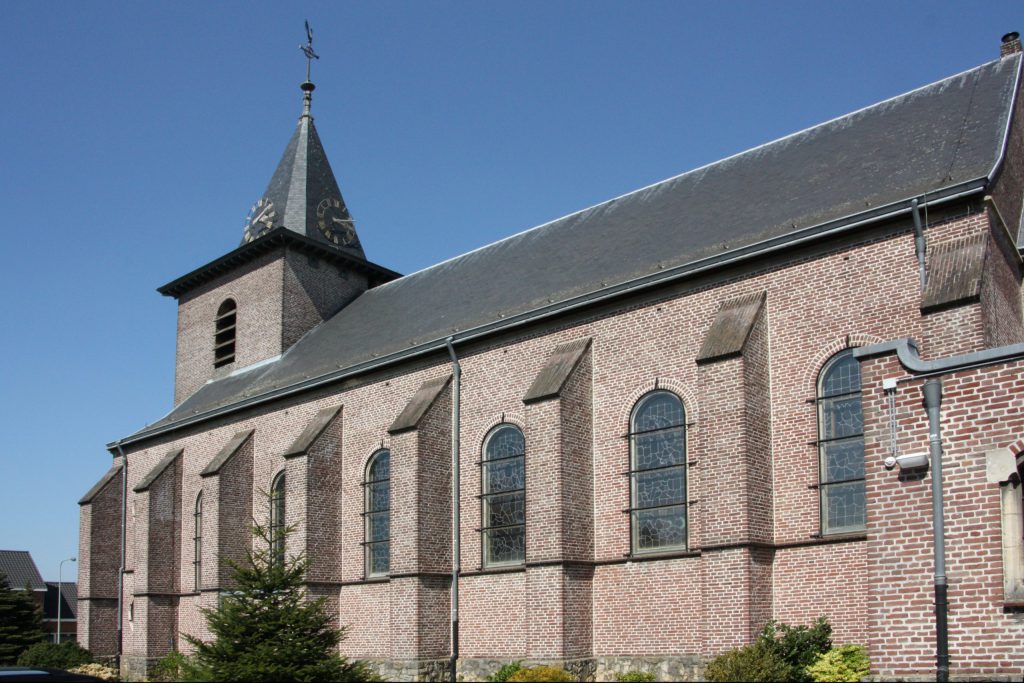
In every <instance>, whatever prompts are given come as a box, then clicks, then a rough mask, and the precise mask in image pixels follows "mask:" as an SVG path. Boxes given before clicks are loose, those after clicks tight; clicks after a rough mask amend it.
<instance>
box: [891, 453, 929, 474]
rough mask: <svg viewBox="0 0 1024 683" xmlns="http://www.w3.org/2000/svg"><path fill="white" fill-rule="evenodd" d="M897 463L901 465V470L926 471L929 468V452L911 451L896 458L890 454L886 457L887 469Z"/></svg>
mask: <svg viewBox="0 0 1024 683" xmlns="http://www.w3.org/2000/svg"><path fill="white" fill-rule="evenodd" d="M897 465H899V466H900V472H925V471H927V469H928V454H927V453H910V454H907V455H898V456H896V457H895V458H894V457H892V456H891V455H890V456H889V457H888V458H886V459H885V469H887V470H891V469H892V468H894V467H896V466H897Z"/></svg>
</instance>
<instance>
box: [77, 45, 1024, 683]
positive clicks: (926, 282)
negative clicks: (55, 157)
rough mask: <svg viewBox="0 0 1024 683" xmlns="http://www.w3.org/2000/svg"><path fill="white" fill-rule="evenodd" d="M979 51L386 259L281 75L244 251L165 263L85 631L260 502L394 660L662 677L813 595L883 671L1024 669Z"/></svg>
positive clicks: (1002, 182) (450, 667) (180, 621)
mask: <svg viewBox="0 0 1024 683" xmlns="http://www.w3.org/2000/svg"><path fill="white" fill-rule="evenodd" d="M1000 52H1001V54H1000V56H999V58H998V59H995V60H994V61H991V62H988V63H985V64H982V65H980V66H977V67H974V68H970V69H968V70H967V71H964V72H962V73H959V74H956V75H953V76H950V77H949V78H946V79H944V80H941V81H938V82H936V83H932V84H930V85H925V86H923V87H921V88H918V89H916V90H914V91H912V92H909V93H906V94H904V95H900V96H898V97H894V98H892V99H890V100H886V101H884V102H881V103H879V104H876V105H873V106H870V107H867V108H864V109H861V110H858V111H856V112H853V113H851V114H848V115H846V116H843V117H840V118H837V119H834V120H832V121H828V122H826V123H823V124H821V125H818V126H815V127H812V128H809V129H806V130H803V131H800V132H797V133H794V134H792V135H789V136H787V137H784V138H781V139H779V140H776V141H774V142H769V143H767V144H764V145H762V146H759V147H756V148H754V149H751V150H749V151H746V152H743V153H740V154H737V155H735V156H731V157H729V158H727V159H723V160H721V161H718V162H716V163H713V164H710V165H708V166H704V167H701V168H698V169H695V170H692V171H689V172H686V173H683V174H681V175H678V176H676V177H673V178H670V179H668V180H665V181H663V182H659V183H657V184H654V185H652V186H649V187H645V188H643V189H640V190H637V191H635V192H631V193H629V194H626V195H623V196H621V197H618V198H615V199H612V200H609V201H607V202H604V203H602V204H598V205H596V206H593V207H591V208H588V209H585V210H582V211H579V212H577V213H574V214H571V215H569V216H566V217H564V218H560V219H558V220H554V221H552V222H549V223H545V224H543V225H540V226H538V227H535V228H533V229H530V230H527V231H525V232H522V233H519V234H517V235H514V236H512V237H509V238H507V239H504V240H501V241H499V242H496V243H494V244H490V245H487V246H484V247H481V248H479V249H477V250H475V251H472V252H469V253H467V254H463V255H461V256H457V257H455V258H452V259H450V260H447V261H444V262H442V263H440V264H437V265H435V266H432V267H430V268H426V269H425V270H422V271H419V272H417V273H414V274H411V275H407V276H402V275H400V274H399V273H396V272H394V271H392V270H390V269H389V268H387V267H386V266H385V265H380V264H378V263H375V262H374V261H372V260H370V258H369V257H368V255H367V254H366V253H365V252H364V250H363V248H362V246H361V244H360V239H359V235H358V233H357V231H356V227H357V226H356V225H355V224H354V222H353V220H352V218H351V216H350V214H349V210H348V207H347V206H346V203H345V200H344V198H343V196H342V193H341V190H340V189H339V187H338V183H337V181H336V180H335V177H334V174H333V172H332V170H331V165H330V163H329V162H328V158H327V154H326V152H325V147H324V145H323V143H322V142H321V140H320V137H319V136H318V134H317V130H316V126H315V125H314V119H313V116H312V114H311V106H312V94H313V90H314V86H313V84H312V83H311V82H310V81H309V80H308V79H307V81H306V82H305V83H303V84H302V86H301V87H302V90H303V109H302V113H301V116H300V118H299V121H298V126H297V127H296V129H295V132H294V134H293V135H292V137H291V140H290V141H289V142H288V145H287V147H286V148H285V151H284V155H283V156H282V157H281V161H280V163H279V164H278V166H277V169H276V170H275V171H274V173H273V175H272V176H271V179H270V183H269V184H268V186H267V188H266V191H265V192H264V193H263V195H262V197H261V198H260V200H259V201H258V202H257V203H256V205H255V206H254V207H253V208H252V210H251V212H250V214H249V218H248V221H247V223H246V226H245V230H244V234H242V235H239V237H240V238H241V243H240V245H239V246H238V248H237V249H234V250H233V251H231V252H229V253H227V254H225V255H223V256H221V257H219V258H217V259H215V260H213V261H211V262H210V263H207V264H205V265H202V266H201V267H199V268H196V269H195V270H193V271H192V272H190V273H187V274H185V275H183V276H182V277H180V278H178V279H176V280H174V281H173V282H170V283H168V284H166V285H164V286H162V287H160V288H159V290H158V291H159V292H160V293H161V294H163V295H165V296H169V297H174V299H176V300H177V302H178V326H177V358H176V366H175V392H174V405H173V408H172V409H171V411H170V412H169V413H168V414H167V415H166V416H164V417H163V418H161V419H159V420H157V421H156V422H154V423H153V424H150V425H148V426H147V427H145V428H144V429H142V430H140V431H138V432H136V433H134V434H131V435H128V436H125V437H124V438H121V439H118V440H117V441H114V442H113V443H111V444H109V445H108V450H109V451H110V453H111V455H112V456H113V462H112V465H111V467H110V469H109V470H108V471H107V472H106V474H104V475H103V476H102V477H101V478H100V479H99V481H97V482H96V484H95V485H94V486H93V487H92V488H91V489H90V490H89V491H88V493H86V494H85V496H84V497H83V498H82V499H81V500H80V501H79V503H80V510H81V515H80V525H81V526H80V549H79V583H78V634H79V640H80V642H81V643H82V644H83V645H84V646H85V647H87V648H89V649H90V650H91V651H92V652H93V653H94V654H95V655H97V656H101V657H118V658H119V662H120V666H121V669H122V673H123V674H124V675H125V676H127V677H129V678H131V679H142V678H144V677H145V676H146V674H147V670H148V669H149V668H151V667H152V665H153V664H154V663H155V662H156V661H158V660H159V659H160V658H161V657H163V656H165V655H167V654H168V653H169V652H171V651H173V650H175V649H178V648H180V649H182V650H183V651H187V650H188V645H187V643H186V642H185V640H184V639H183V638H182V635H181V634H183V633H188V634H192V635H195V636H199V637H208V635H209V634H208V632H207V630H206V626H205V622H204V620H203V618H202V615H201V613H200V608H202V607H214V606H215V605H216V604H217V600H218V597H219V596H220V595H221V594H222V593H224V592H225V591H230V590H231V589H232V584H231V572H230V570H229V568H228V567H227V565H226V564H225V561H226V560H242V559H244V557H245V551H246V548H247V547H250V544H251V543H253V542H254V541H253V536H252V534H251V529H250V526H251V520H252V519H254V518H255V519H257V520H264V521H266V522H267V524H268V525H269V527H270V528H271V530H272V533H274V534H276V535H275V536H274V547H273V552H275V553H280V554H282V555H283V556H294V555H298V554H299V553H304V555H305V557H306V558H307V560H308V563H309V568H308V574H307V580H308V590H309V593H310V594H311V595H313V596H318V597H319V596H323V597H326V598H327V604H328V605H329V606H330V610H331V612H332V615H334V616H335V617H336V618H337V620H338V622H339V623H340V624H341V625H345V626H347V627H348V629H349V630H348V635H347V637H346V639H345V640H344V641H343V642H342V644H341V646H340V647H341V653H342V654H344V655H346V656H348V657H352V658H358V659H363V660H368V661H369V662H370V663H371V664H372V665H373V666H374V667H375V668H376V669H377V670H378V671H380V672H381V674H382V675H383V676H384V677H385V678H387V679H389V680H453V679H451V676H452V672H453V671H455V672H457V675H459V676H462V677H463V679H464V680H482V679H484V678H485V677H486V676H487V675H489V674H490V673H492V672H493V671H495V670H496V669H497V668H498V667H500V666H501V665H502V664H505V663H508V662H511V661H514V660H523V661H524V662H527V663H550V664H555V665H557V666H561V667H564V668H566V669H567V670H569V671H571V672H572V673H573V675H574V676H576V677H577V678H578V679H579V680H588V681H595V680H596V681H609V680H615V676H616V674H618V673H622V672H625V671H628V670H637V669H641V670H646V671H651V672H653V673H655V674H656V675H657V677H658V680H679V679H683V680H690V679H694V678H699V677H700V676H701V673H702V671H703V667H704V665H705V664H706V662H707V661H708V660H710V659H711V658H713V657H714V656H716V655H718V654H721V653H722V652H725V651H727V650H729V649H731V648H736V647H742V646H744V645H746V644H749V643H750V642H752V641H753V640H754V639H755V638H756V637H757V635H758V633H759V632H760V631H761V629H762V628H763V627H764V625H765V624H766V622H768V621H769V620H772V619H774V620H778V621H782V622H785V623H788V624H793V625H797V624H810V623H811V622H813V621H814V620H815V619H816V618H817V617H819V616H825V617H827V618H828V619H829V621H830V623H831V624H832V626H833V628H834V640H835V642H836V643H837V644H838V643H857V644H862V645H864V646H866V647H867V649H868V652H869V655H870V658H871V666H872V674H873V675H875V676H878V677H881V678H882V679H892V678H898V677H902V678H906V677H921V678H928V677H935V676H936V671H938V675H939V676H940V677H941V676H943V675H944V672H946V671H948V676H949V678H950V679H952V680H956V679H965V678H971V677H973V678H981V677H984V678H987V679H992V680H1020V679H1021V677H1022V675H1024V647H1022V645H1021V643H1022V642H1024V543H1022V536H1024V522H1022V518H1024V517H1022V509H1024V502H1022V486H1021V477H1022V474H1024V316H1022V310H1024V307H1022V305H1024V291H1022V288H1021V281H1022V257H1021V254H1022V247H1024V222H1022V206H1024V104H1022V97H1021V65H1022V54H1021V43H1020V38H1019V36H1018V35H1017V34H1015V33H1011V34H1008V35H1007V36H1005V37H1004V38H1003V42H1002V45H1001V50H1000ZM325 115H329V114H325ZM371 256H374V257H375V258H380V255H371ZM284 527H294V531H293V532H292V533H289V534H287V535H285V534H283V533H281V530H282V529H283V528H284Z"/></svg>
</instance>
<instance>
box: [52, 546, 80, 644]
mask: <svg viewBox="0 0 1024 683" xmlns="http://www.w3.org/2000/svg"><path fill="white" fill-rule="evenodd" d="M65 562H78V558H77V557H69V558H68V559H66V560H61V561H60V566H59V567H58V568H57V644H58V645H60V604H61V603H62V602H64V563H65Z"/></svg>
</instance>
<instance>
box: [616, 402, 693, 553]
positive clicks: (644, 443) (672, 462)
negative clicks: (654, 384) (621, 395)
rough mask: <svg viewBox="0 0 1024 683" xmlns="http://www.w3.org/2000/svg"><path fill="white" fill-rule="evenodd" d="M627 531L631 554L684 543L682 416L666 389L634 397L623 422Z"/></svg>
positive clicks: (684, 432) (679, 405) (668, 547)
mask: <svg viewBox="0 0 1024 683" xmlns="http://www.w3.org/2000/svg"><path fill="white" fill-rule="evenodd" d="M629 432H630V433H629V454H630V464H629V492H630V504H629V514H630V533H631V536H632V548H633V552H634V553H646V552H652V551H661V550H673V549H679V548H685V547H686V417H685V413H684V411H683V402H682V401H681V400H680V399H679V397H678V396H676V395H675V394H673V393H671V392H668V391H652V392H651V393H649V394H647V395H645V396H644V397H642V398H641V399H640V400H639V401H637V404H636V406H635V407H634V408H633V415H632V417H631V418H630V424H629Z"/></svg>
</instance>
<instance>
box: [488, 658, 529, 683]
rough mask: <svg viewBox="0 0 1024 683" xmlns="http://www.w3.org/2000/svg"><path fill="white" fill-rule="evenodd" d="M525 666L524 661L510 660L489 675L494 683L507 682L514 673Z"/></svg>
mask: <svg viewBox="0 0 1024 683" xmlns="http://www.w3.org/2000/svg"><path fill="white" fill-rule="evenodd" d="M522 668H523V663H522V661H517V662H509V663H508V664H505V665H504V666H502V667H501V668H500V669H498V670H497V671H495V672H494V673H492V674H491V675H490V676H488V677H487V680H489V681H492V683H505V681H507V680H508V679H509V678H511V677H512V675H513V674H514V673H516V672H517V671H519V670H520V669H522Z"/></svg>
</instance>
